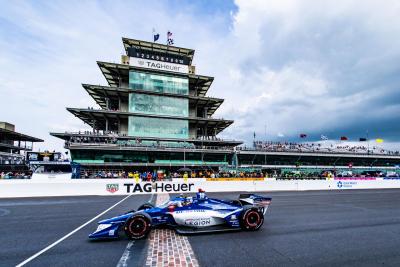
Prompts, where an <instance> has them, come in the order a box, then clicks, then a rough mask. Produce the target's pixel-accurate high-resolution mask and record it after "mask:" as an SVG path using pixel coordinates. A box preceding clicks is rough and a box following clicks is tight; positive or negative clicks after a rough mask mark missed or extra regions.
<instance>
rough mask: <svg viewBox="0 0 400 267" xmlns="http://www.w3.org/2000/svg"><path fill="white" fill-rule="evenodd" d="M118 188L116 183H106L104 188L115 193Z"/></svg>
mask: <svg viewBox="0 0 400 267" xmlns="http://www.w3.org/2000/svg"><path fill="white" fill-rule="evenodd" d="M118 189H119V185H118V184H107V185H106V190H107V191H108V192H110V193H115V192H117V191H118Z"/></svg>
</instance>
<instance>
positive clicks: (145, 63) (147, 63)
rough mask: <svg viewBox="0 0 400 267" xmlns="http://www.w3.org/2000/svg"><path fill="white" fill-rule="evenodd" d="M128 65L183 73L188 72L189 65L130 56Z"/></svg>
mask: <svg viewBox="0 0 400 267" xmlns="http://www.w3.org/2000/svg"><path fill="white" fill-rule="evenodd" d="M129 65H131V66H133V67H140V68H146V69H153V70H161V71H171V72H179V73H185V74H188V73H189V66H187V65H181V64H176V63H170V62H160V61H156V60H151V59H145V58H136V57H131V58H130V59H129Z"/></svg>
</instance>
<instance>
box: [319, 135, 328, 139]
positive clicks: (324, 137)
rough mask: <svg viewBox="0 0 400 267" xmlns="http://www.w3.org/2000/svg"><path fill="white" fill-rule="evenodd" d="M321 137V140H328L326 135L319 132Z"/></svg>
mask: <svg viewBox="0 0 400 267" xmlns="http://www.w3.org/2000/svg"><path fill="white" fill-rule="evenodd" d="M321 139H322V140H328V139H329V138H328V136H326V135H323V134H321Z"/></svg>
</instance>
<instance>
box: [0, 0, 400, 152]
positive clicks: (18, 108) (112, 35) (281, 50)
mask: <svg viewBox="0 0 400 267" xmlns="http://www.w3.org/2000/svg"><path fill="white" fill-rule="evenodd" d="M0 4H1V6H2V8H1V10H0V68H1V72H0V82H1V86H0V99H1V100H2V101H1V105H2V108H1V116H0V120H5V121H8V122H11V123H14V124H16V127H17V130H18V131H21V132H23V133H28V134H31V135H34V136H38V137H40V138H43V139H45V140H46V143H45V144H41V145H40V146H39V147H40V148H41V149H45V148H48V149H56V150H61V149H62V142H61V141H59V140H57V139H56V138H54V137H51V136H49V134H48V132H51V131H61V132H64V131H67V130H84V129H86V126H85V125H84V124H83V123H82V122H81V121H80V120H79V119H77V118H75V117H74V116H73V115H72V114H70V113H69V112H67V111H66V110H65V107H67V106H68V107H88V106H95V104H94V102H93V100H92V99H91V98H90V97H89V96H88V95H87V94H86V92H85V91H84V89H83V88H82V87H81V83H93V84H102V85H105V84H106V81H105V80H104V78H103V76H102V74H101V72H100V70H99V69H98V67H97V65H96V60H101V61H110V62H119V58H120V55H121V53H122V52H123V47H122V42H121V37H123V36H124V37H132V38H137V39H144V40H151V33H152V29H153V28H155V29H157V31H158V32H159V33H160V34H161V40H160V41H161V42H164V41H165V35H166V32H167V31H168V30H170V31H172V32H173V34H174V39H175V44H176V45H177V46H183V47H190V48H194V49H196V55H195V60H194V64H195V65H196V68H197V72H198V73H199V74H204V75H211V76H214V77H215V82H214V84H213V86H212V87H211V89H210V91H209V95H210V96H215V97H221V98H225V99H226V100H225V102H224V104H223V105H222V107H221V108H220V110H219V111H218V112H217V113H216V117H223V118H229V119H234V120H235V124H234V125H233V126H231V127H230V128H229V129H227V130H226V131H225V132H224V133H223V134H222V135H221V136H222V137H227V138H235V139H242V140H246V141H251V140H252V136H253V132H254V131H255V132H256V134H257V136H258V137H259V138H263V139H264V138H267V139H269V140H280V141H286V140H294V141H296V140H298V136H299V134H300V133H306V134H308V136H309V140H310V141H311V140H318V139H319V138H320V135H321V134H324V135H326V136H328V137H329V138H332V139H336V140H337V139H338V138H339V137H340V136H343V135H344V136H348V137H350V138H352V139H358V138H359V137H364V136H365V135H366V134H365V133H366V131H367V130H368V132H369V136H370V137H371V138H383V139H385V144H391V145H398V142H399V141H400V138H399V131H400V123H399V122H400V90H399V84H400V75H399V72H400V63H399V62H400V39H399V38H398V36H400V2H398V1H392V0H388V1H385V4H384V5H383V4H382V2H381V1H371V0H366V1H352V0H347V1H316V0H315V1H313V0H308V1H302V0H296V1H295V0H280V1H274V0H271V1H270V0H262V1H261V0H260V1H254V0H237V1H234V2H233V1H222V0H219V1H211V0H208V1H0ZM265 129H267V131H266V136H265Z"/></svg>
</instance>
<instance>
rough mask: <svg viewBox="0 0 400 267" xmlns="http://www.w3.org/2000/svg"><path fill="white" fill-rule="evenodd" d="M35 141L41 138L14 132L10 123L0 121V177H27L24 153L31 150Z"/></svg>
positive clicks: (27, 171)
mask: <svg viewBox="0 0 400 267" xmlns="http://www.w3.org/2000/svg"><path fill="white" fill-rule="evenodd" d="M35 142H43V140H42V139H39V138H36V137H32V136H29V135H26V134H22V133H19V132H16V131H15V126H14V125H13V124H11V123H7V122H0V176H1V177H0V178H15V177H17V178H26V177H29V172H30V171H29V168H28V165H27V164H26V161H25V156H26V155H25V153H26V152H27V151H31V150H32V148H33V143H35Z"/></svg>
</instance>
